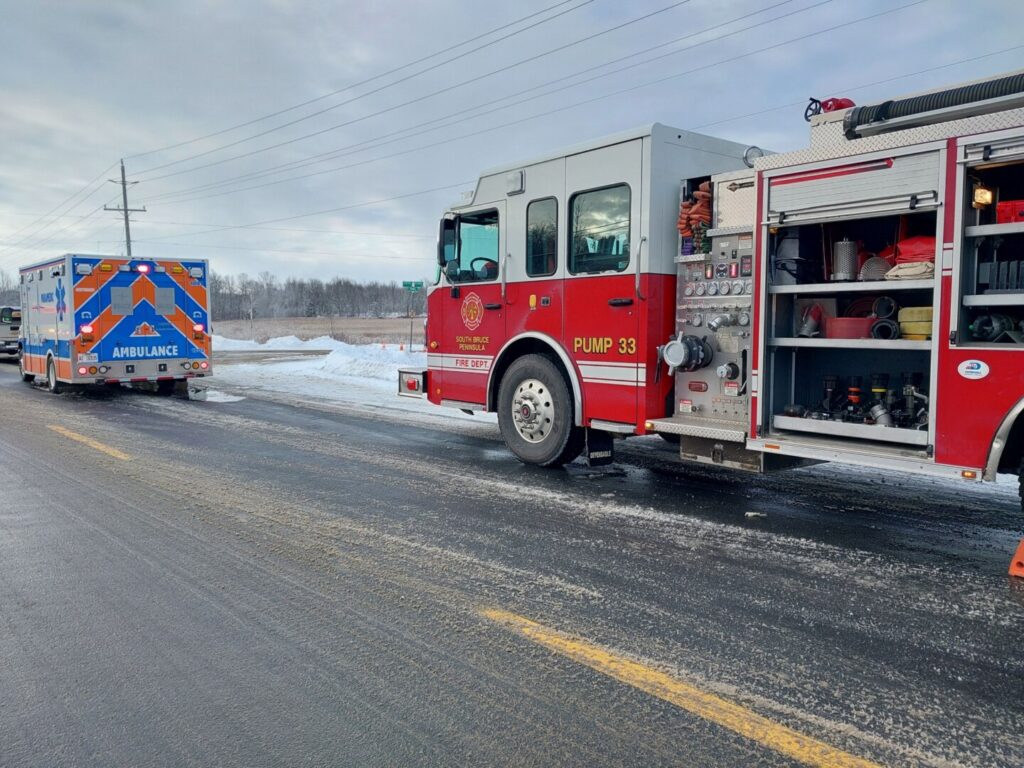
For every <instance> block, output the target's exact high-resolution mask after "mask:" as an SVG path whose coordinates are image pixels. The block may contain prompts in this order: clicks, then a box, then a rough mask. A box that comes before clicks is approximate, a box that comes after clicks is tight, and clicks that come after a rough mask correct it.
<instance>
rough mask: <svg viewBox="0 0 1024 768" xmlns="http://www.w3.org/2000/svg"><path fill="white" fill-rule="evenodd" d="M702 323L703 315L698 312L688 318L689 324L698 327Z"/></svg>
mask: <svg viewBox="0 0 1024 768" xmlns="http://www.w3.org/2000/svg"><path fill="white" fill-rule="evenodd" d="M703 323H704V316H703V315H702V314H700V313H699V312H698V313H697V314H695V315H693V317H691V318H690V325H694V326H697V327H700V326H701V325H702V324H703Z"/></svg>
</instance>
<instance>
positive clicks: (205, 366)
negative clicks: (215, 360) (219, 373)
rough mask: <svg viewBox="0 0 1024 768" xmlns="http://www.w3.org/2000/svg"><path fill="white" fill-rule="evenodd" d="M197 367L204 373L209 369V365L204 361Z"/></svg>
mask: <svg viewBox="0 0 1024 768" xmlns="http://www.w3.org/2000/svg"><path fill="white" fill-rule="evenodd" d="M199 367H200V368H202V369H203V370H204V371H205V370H206V369H207V368H209V367H210V364H209V363H208V362H206V361H205V360H203V362H201V363H200V364H199Z"/></svg>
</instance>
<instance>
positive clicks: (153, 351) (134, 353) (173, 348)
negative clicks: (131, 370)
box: [112, 344, 179, 360]
mask: <svg viewBox="0 0 1024 768" xmlns="http://www.w3.org/2000/svg"><path fill="white" fill-rule="evenodd" d="M112 357H113V358H114V359H115V360H124V359H127V358H144V357H179V355H178V345H177V344H159V345H156V346H152V347H116V348H115V349H114V354H113V355H112Z"/></svg>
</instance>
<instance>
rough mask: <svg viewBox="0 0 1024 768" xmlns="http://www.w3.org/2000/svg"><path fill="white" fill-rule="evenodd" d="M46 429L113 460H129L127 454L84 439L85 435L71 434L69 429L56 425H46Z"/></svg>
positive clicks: (89, 439) (95, 441)
mask: <svg viewBox="0 0 1024 768" xmlns="http://www.w3.org/2000/svg"><path fill="white" fill-rule="evenodd" d="M47 428H48V429H52V430H53V431H54V432H56V433H58V434H60V435H64V437H67V438H70V439H71V440H77V441H78V442H80V443H83V444H84V445H88V446H89V447H90V448H95V449H96V450H97V451H102V452H103V453H105V454H107V455H108V456H113V457H114V458H115V459H120V460H121V461H129V460H131V456H129V455H128V454H127V453H123V452H122V451H119V450H117V448H111V447H110V446H109V445H104V444H103V443H101V442H99V441H98V440H93V439H92V438H91V437H86V436H85V435H80V434H78V433H77V432H72V431H71V430H70V429H67V428H65V427H61V426H58V425H57V424H47Z"/></svg>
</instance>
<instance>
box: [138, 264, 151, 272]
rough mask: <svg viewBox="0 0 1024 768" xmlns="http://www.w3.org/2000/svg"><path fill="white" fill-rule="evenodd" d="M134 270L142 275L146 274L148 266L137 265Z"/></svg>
mask: <svg viewBox="0 0 1024 768" xmlns="http://www.w3.org/2000/svg"><path fill="white" fill-rule="evenodd" d="M135 269H137V270H138V271H139V272H141V273H142V274H146V273H147V272H149V264H139V265H138V266H137V267H135Z"/></svg>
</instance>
